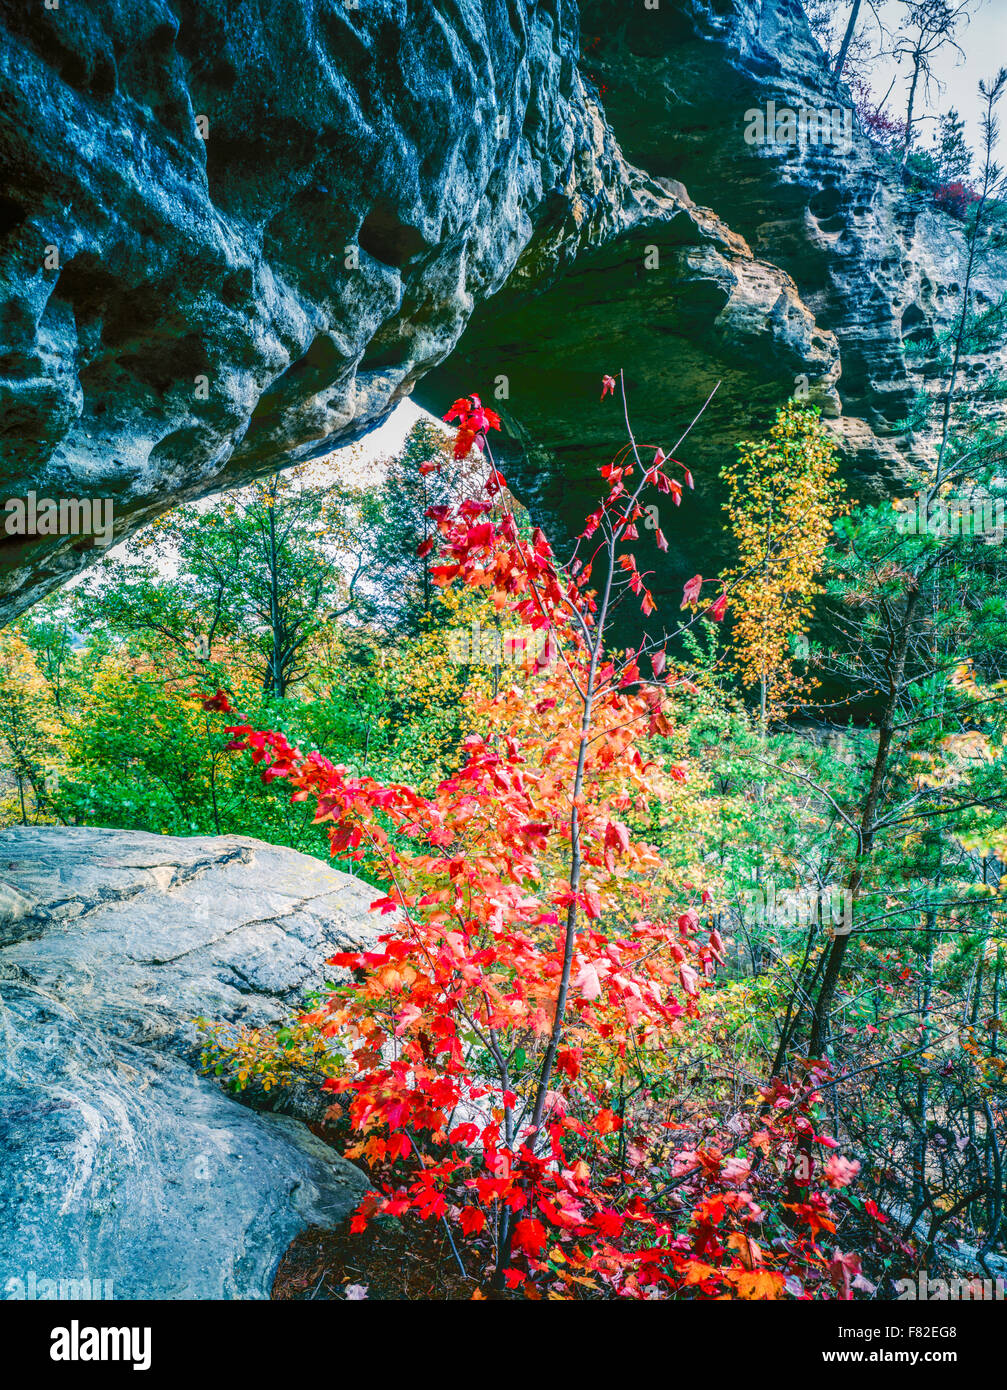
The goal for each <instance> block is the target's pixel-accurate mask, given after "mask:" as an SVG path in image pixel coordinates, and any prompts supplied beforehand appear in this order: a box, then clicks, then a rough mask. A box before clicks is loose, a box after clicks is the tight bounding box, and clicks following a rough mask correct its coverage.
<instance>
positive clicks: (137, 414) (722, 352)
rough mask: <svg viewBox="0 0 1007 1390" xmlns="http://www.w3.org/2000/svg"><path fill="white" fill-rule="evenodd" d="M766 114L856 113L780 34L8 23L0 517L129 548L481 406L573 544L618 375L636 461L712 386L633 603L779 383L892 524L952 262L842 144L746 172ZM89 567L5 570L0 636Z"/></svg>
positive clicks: (397, 25)
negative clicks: (822, 418)
mask: <svg viewBox="0 0 1007 1390" xmlns="http://www.w3.org/2000/svg"><path fill="white" fill-rule="evenodd" d="M770 101H774V102H776V103H777V104H778V105H780V104H790V105H792V106H797V107H799V106H801V105H804V106H808V105H811V106H814V107H821V106H822V105H823V104H824V105H828V106H833V105H834V106H836V107H840V108H848V107H849V104H850V99H849V93H848V92H847V91H846V90H845V89H844V88H843V87H841V86H840V85H839V84H837V83H835V81H834V80H833V79H832V78H831V76H830V74H829V73H828V70H827V67H826V64H825V62H824V59H823V56H822V54H821V52H820V51H819V49H818V47H817V45H816V44H815V42H814V40H813V38H812V36H811V34H810V31H809V29H808V25H807V21H806V19H805V17H804V15H803V12H802V10H801V7H800V5H799V3H798V0H759V3H751V0H717V3H712V2H711V0H663V3H662V4H661V5H660V6H659V7H657V8H656V9H651V8H647V7H644V6H643V5H642V4H634V5H629V4H627V3H625V0H583V3H582V4H580V5H578V4H577V3H575V0H361V3H360V4H359V5H357V6H353V5H351V4H348V3H335V0H264V3H262V4H259V5H257V6H251V5H245V4H238V5H234V4H232V3H230V0H151V3H149V4H145V5H142V6H137V5H135V4H132V3H131V2H130V0H102V3H100V4H99V3H97V0H74V3H73V4H62V5H60V6H59V7H58V8H56V9H51V10H50V9H47V8H46V7H45V6H44V5H42V4H41V3H39V4H34V5H30V6H26V5H24V4H23V3H22V2H21V0H0V174H2V179H3V187H2V197H0V502H2V501H3V500H4V499H6V498H17V497H23V496H24V495H25V494H26V492H27V491H28V490H29V489H33V490H35V491H36V493H37V495H38V496H39V497H45V496H51V497H54V498H105V497H108V498H111V499H112V501H113V503H114V508H115V518H116V521H115V526H116V532H115V533H116V535H117V536H122V535H123V534H125V533H126V532H127V531H129V530H131V529H133V528H135V527H136V526H138V525H140V524H142V523H143V522H145V521H147V520H150V519H151V518H152V517H154V516H155V515H157V514H158V513H159V512H161V511H163V510H165V509H166V508H168V507H169V506H171V505H173V504H175V503H177V502H179V501H181V500H185V499H187V498H192V497H195V496H199V495H204V494H206V493H208V492H211V491H213V490H215V489H218V488H221V487H224V486H229V485H233V484H236V483H239V482H241V481H245V480H247V479H249V478H251V477H253V476H255V475H256V474H257V473H260V472H264V471H267V470H269V469H272V468H273V467H275V466H276V465H277V464H280V463H284V462H295V461H298V460H303V459H307V458H310V457H315V456H319V455H321V454H323V453H325V452H327V451H329V450H330V449H331V448H333V447H335V446H337V445H339V444H341V443H346V442H348V441H350V440H352V439H354V438H356V437H358V436H359V435H360V434H362V433H364V432H366V431H367V430H368V429H370V428H372V427H373V426H374V425H376V424H378V423H380V421H381V420H382V419H383V418H384V417H385V416H386V415H387V414H388V412H389V411H390V410H391V409H392V408H393V407H394V406H395V405H396V403H397V402H399V401H400V400H401V399H402V398H403V397H404V396H406V395H408V394H410V393H411V392H412V391H413V390H414V387H417V386H420V391H419V393H418V395H419V399H420V400H421V401H422V403H423V404H426V405H429V406H430V407H431V408H432V409H435V410H436V411H437V412H438V413H441V412H442V411H443V409H444V408H445V405H446V404H447V403H448V402H449V401H450V399H451V397H452V395H453V394H455V393H456V392H458V391H465V392H469V391H472V390H478V391H481V392H482V393H483V394H485V395H487V396H492V393H493V391H494V387H495V386H496V385H497V384H498V382H499V380H500V379H501V378H503V377H506V378H507V389H508V395H507V398H506V400H502V401H499V402H496V401H495V402H494V403H496V404H499V405H501V406H502V407H503V410H502V413H503V414H504V416H505V421H506V424H507V429H508V437H507V439H506V440H505V442H504V444H503V455H504V457H505V458H506V460H507V464H508V468H509V470H510V474H511V477H512V481H513V482H514V484H515V486H516V487H517V489H518V490H519V491H520V492H521V494H522V496H523V498H524V500H525V501H526V502H528V503H529V505H530V506H531V507H532V510H533V511H534V512H535V514H536V517H537V519H538V520H540V521H543V522H546V523H550V524H551V525H552V528H553V529H554V530H555V531H557V532H559V533H562V531H563V530H564V529H565V530H566V531H567V532H568V533H569V532H572V531H573V530H574V529H576V526H577V523H578V522H579V520H580V519H581V518H582V516H583V515H584V513H585V511H586V510H588V509H589V508H590V503H591V501H592V500H593V483H592V482H591V480H592V478H593V470H594V469H595V467H596V466H597V464H598V463H599V462H601V461H602V460H603V457H604V456H605V455H607V454H608V453H609V452H610V451H611V448H612V445H613V440H616V441H617V440H618V439H619V429H618V425H617V422H614V421H613V420H612V415H611V411H608V412H602V411H599V410H598V409H594V408H593V407H594V406H596V405H597V404H598V402H597V384H598V380H599V377H600V376H601V374H602V373H603V372H607V371H612V370H615V369H616V368H618V367H620V366H622V367H625V368H626V370H627V372H628V374H629V376H630V384H631V387H632V388H633V395H634V403H635V409H636V416H635V418H636V421H637V423H638V425H639V430H640V436H641V438H642V439H644V440H651V439H653V440H655V441H657V442H662V443H664V444H665V445H667V444H668V443H672V442H674V438H675V436H676V434H677V432H678V430H679V429H680V428H681V427H683V426H684V424H685V423H686V422H687V421H688V420H689V419H690V418H691V416H692V414H693V413H694V411H695V410H696V408H697V406H698V405H699V404H700V403H701V401H702V399H703V398H704V397H705V395H706V393H707V391H708V390H709V389H710V387H711V386H712V384H713V383H714V382H715V381H716V380H718V379H719V380H721V382H722V386H721V389H720V391H719V393H718V395H717V397H716V400H715V402H714V404H713V405H712V406H711V408H710V410H709V412H708V414H707V416H706V417H705V418H704V420H703V422H702V426H701V428H700V429H699V430H697V432H696V435H695V436H694V438H693V440H692V441H691V444H690V461H691V462H692V463H693V464H695V471H696V474H697V480H698V481H699V488H700V490H699V495H698V496H697V497H696V498H695V499H693V503H694V505H693V507H692V511H691V513H690V514H689V516H688V517H686V516H685V514H684V512H683V514H682V516H678V515H673V516H670V517H666V518H664V519H663V523H662V527H663V529H664V530H666V531H667V533H668V534H669V536H670V538H671V540H672V548H671V551H670V552H669V555H668V557H666V558H663V559H659V557H655V559H659V564H660V567H661V568H660V573H659V577H658V581H657V582H656V585H655V587H656V588H657V589H658V590H661V589H662V588H664V587H667V588H669V589H670V590H674V589H675V588H676V586H677V585H678V584H679V583H680V580H681V577H682V576H681V573H680V571H681V569H682V568H683V567H685V566H688V567H690V568H693V567H694V562H695V559H696V551H697V549H700V550H705V548H706V546H707V536H708V533H710V532H715V531H716V530H717V525H716V523H719V520H720V516H719V510H718V488H717V485H716V475H717V471H718V469H719V465H720V464H721V463H722V462H724V461H725V458H726V457H729V456H731V455H732V454H733V450H734V448H735V444H736V441H737V440H738V439H739V438H740V437H744V436H745V435H746V434H752V433H757V432H759V431H761V430H762V429H764V428H765V426H766V425H767V424H768V422H769V421H770V420H771V418H772V414H773V411H774V410H775V409H776V407H777V406H778V405H779V404H780V402H781V401H782V400H783V399H784V398H785V397H786V396H787V395H789V394H790V393H791V392H792V391H793V390H794V388H795V384H796V383H798V382H799V381H800V382H802V383H803V389H804V391H805V392H806V395H805V398H806V399H807V400H809V401H811V402H813V403H817V404H819V405H821V407H822V409H823V413H824V414H825V415H826V417H827V418H829V419H830V420H831V421H832V422H833V424H834V427H835V429H836V432H837V435H838V437H839V438H840V439H841V441H842V443H843V447H844V450H845V453H846V459H847V466H848V471H849V472H850V473H851V475H852V476H853V477H854V479H855V481H856V483H857V487H858V489H859V490H860V491H861V492H863V491H865V490H866V491H870V490H872V489H873V490H874V491H875V492H885V491H890V490H892V489H896V490H897V489H898V487H899V482H900V477H901V476H902V472H903V470H904V466H905V464H906V462H907V460H908V461H911V460H912V458H913V456H914V451H916V450H917V449H918V448H919V447H920V443H919V441H917V440H915V439H914V438H913V437H912V436H911V435H910V434H909V433H907V431H905V430H904V429H903V428H902V423H901V422H902V421H903V419H904V417H905V415H906V412H907V408H908V405H909V403H910V401H911V400H912V397H913V393H914V391H915V390H916V388H917V386H918V385H919V383H920V380H921V379H925V369H924V372H923V377H922V378H921V376H920V373H919V372H918V371H916V370H915V369H913V368H911V366H910V364H908V363H907V361H906V353H905V346H906V341H907V339H912V340H913V341H915V342H916V343H917V344H922V345H923V346H924V347H926V346H927V344H928V343H929V342H932V340H933V337H934V335H935V334H937V333H939V332H940V331H941V329H942V328H943V327H945V326H946V324H947V322H948V319H949V315H950V314H952V313H953V311H954V304H955V293H956V287H957V286H959V285H960V282H961V264H960V256H959V254H958V251H957V249H956V246H955V244H954V237H953V236H952V235H951V232H952V231H953V226H952V225H951V224H950V223H949V220H948V219H947V218H943V217H939V216H936V215H934V214H932V213H927V212H921V210H920V208H919V207H916V206H914V205H912V204H911V202H910V201H909V200H907V198H906V196H905V193H904V190H903V188H902V185H901V180H900V179H899V177H898V171H897V169H896V168H895V166H894V164H893V163H892V162H891V161H888V162H887V163H886V161H885V160H884V159H883V158H879V156H878V155H877V153H876V151H875V150H874V149H873V147H871V146H870V144H869V142H868V141H866V139H865V138H864V137H863V136H862V135H860V134H859V132H858V133H857V134H856V136H855V138H854V141H853V144H852V147H851V148H849V149H842V150H837V149H835V148H834V147H832V146H828V145H822V144H819V145H817V146H816V147H815V148H814V149H809V148H804V149H801V150H794V149H791V148H789V147H786V146H772V145H767V144H761V145H759V144H756V145H753V144H749V143H746V141H745V139H744V129H745V112H746V110H747V109H749V108H751V107H765V106H766V105H767V103H768V102H770ZM949 229H950V230H949ZM655 252H656V253H657V257H658V261H657V262H655V261H654V253H655ZM1005 277H1007V258H1005V257H1004V255H1003V252H1002V248H1001V251H1000V256H999V261H998V262H997V265H996V266H995V267H994V269H993V271H992V272H990V273H989V274H988V275H987V280H986V281H985V282H984V284H983V292H984V293H986V294H987V297H988V299H989V300H990V302H992V301H993V298H994V297H995V295H996V293H997V288H998V285H999V286H1001V287H1002V284H1003V282H1004V279H1005ZM977 370H978V369H977ZM95 553H96V551H95V548H94V547H93V546H92V544H91V542H90V541H89V540H87V539H86V538H80V537H76V538H75V537H73V536H70V537H52V536H41V535H37V536H34V537H32V538H27V539H26V538H17V537H10V536H0V621H6V620H9V618H10V617H11V616H13V615H15V614H16V613H17V612H19V611H21V610H22V609H24V608H25V607H27V606H28V605H30V604H31V603H32V602H33V601H35V599H37V598H38V597H39V596H40V595H42V594H43V593H44V592H46V591H47V590H48V589H51V588H52V587H53V586H55V585H57V584H58V583H60V582H61V581H63V580H65V579H66V578H67V577H68V576H69V575H70V574H71V573H72V572H73V571H74V570H76V569H77V568H79V567H80V566H81V565H83V564H85V563H87V562H88V561H89V560H90V559H93V558H94V555H95Z"/></svg>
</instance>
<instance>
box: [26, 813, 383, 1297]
mask: <svg viewBox="0 0 1007 1390" xmlns="http://www.w3.org/2000/svg"><path fill="white" fill-rule="evenodd" d="M372 898H373V891H372V890H371V889H370V888H369V887H368V886H367V885H364V884H361V883H359V882H358V881H357V880H355V879H353V878H351V877H350V876H348V875H346V874H342V873H338V872H336V871H335V870H333V869H330V868H329V867H328V866H327V865H325V864H323V863H321V862H319V861H318V860H314V859H311V858H308V857H307V856H305V855H301V854H297V853H296V852H294V851H293V850H288V849H281V848H276V847H274V846H270V845H265V844H262V843H260V842H258V841H255V840H248V839H243V838H238V837H224V838H220V839H199V838H197V839H174V838H170V837H166V836H159V835H148V834H143V833H140V832H134V831H125V830H97V829H86V828H70V829H64V828H57V827H40V828H37V829H36V828H30V829H21V828H17V829H8V830H4V831H0V1297H3V1296H5V1295H4V1292H3V1290H4V1289H5V1287H6V1284H7V1281H8V1280H10V1279H20V1280H22V1281H27V1279H28V1278H29V1276H34V1278H35V1280H36V1281H39V1280H43V1279H51V1280H55V1281H57V1285H58V1283H59V1281H63V1282H64V1283H65V1282H66V1281H67V1280H80V1279H84V1278H88V1279H94V1280H100V1281H102V1283H103V1282H104V1281H105V1280H111V1281H112V1285H113V1291H114V1296H115V1297H117V1298H263V1297H267V1296H268V1293H269V1289H270V1286H271V1283H272V1279H273V1275H274V1273H275V1270H276V1266H277V1264H278V1262H279V1260H280V1257H281V1256H282V1254H283V1252H284V1250H285V1249H286V1247H287V1246H288V1244H289V1243H290V1241H291V1240H292V1239H293V1238H294V1237H295V1236H296V1235H297V1234H298V1233H299V1232H300V1231H301V1230H303V1229H304V1228H305V1227H306V1226H308V1225H322V1226H334V1225H337V1224H338V1223H339V1222H341V1221H342V1220H343V1219H344V1218H345V1217H346V1216H347V1215H348V1213H349V1212H350V1211H351V1210H352V1209H353V1207H354V1206H355V1205H356V1204H357V1202H358V1201H359V1199H360V1197H361V1195H362V1194H363V1192H364V1191H366V1189H367V1181H366V1179H365V1177H364V1175H363V1174H362V1173H361V1172H360V1171H359V1170H358V1169H357V1168H355V1167H354V1166H353V1165H352V1164H350V1163H348V1162H346V1160H344V1159H342V1158H341V1157H339V1156H338V1155H337V1154H336V1153H335V1152H334V1151H333V1150H332V1149H330V1148H329V1147H328V1146H327V1145H325V1144H323V1143H322V1142H321V1141H320V1140H318V1139H317V1138H316V1137H315V1136H314V1134H312V1132H311V1131H310V1130H309V1129H308V1128H307V1127H306V1126H305V1125H304V1124H302V1123H301V1122H300V1121H299V1120H297V1119H294V1118H292V1117H290V1116H281V1115H265V1114H259V1113H256V1112H255V1111H254V1110H251V1109H249V1108H248V1107H246V1106H244V1105H241V1104H239V1103H238V1102H237V1101H235V1100H232V1099H231V1098H230V1097H229V1096H228V1095H227V1094H225V1092H224V1091H223V1090H222V1089H221V1088H220V1086H219V1084H218V1083H217V1082H216V1081H214V1080H212V1079H211V1078H208V1077H204V1076H201V1075H200V1074H199V1072H198V1067H197V1062H198V1055H197V1044H198V1034H197V1030H196V1028H195V1026H194V1024H193V1020H194V1018H196V1017H197V1016H200V1015H201V1016H204V1017H206V1018H208V1019H213V1020H219V1021H231V1022H243V1023H246V1024H249V1025H251V1026H259V1025H274V1024H276V1023H278V1022H280V1021H281V1020H283V1019H284V1018H286V1017H288V1016H289V1013H290V1011H291V1010H292V1009H294V1008H295V1007H296V1006H297V1005H298V1004H299V1002H300V1001H301V999H302V998H303V996H304V994H305V993H306V992H307V991H308V990H310V989H312V988H314V987H317V986H318V985H320V984H321V983H322V982H323V981H324V979H325V978H326V977H327V975H330V974H331V970H328V971H327V970H326V968H325V966H324V961H325V959H326V958H327V957H328V956H330V955H331V954H332V953H333V952H335V951H337V950H345V949H349V948H351V947H352V946H355V945H359V944H361V943H363V942H365V941H367V940H368V939H371V938H372V937H373V935H374V933H375V928H374V926H373V925H372V923H371V920H369V916H368V910H367V909H368V904H369V902H370V901H371V899H372Z"/></svg>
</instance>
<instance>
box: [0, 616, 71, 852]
mask: <svg viewBox="0 0 1007 1390" xmlns="http://www.w3.org/2000/svg"><path fill="white" fill-rule="evenodd" d="M58 761H59V755H58V749H57V722H56V717H55V710H54V708H53V703H52V697H51V694H50V690H49V686H48V684H47V682H46V680H45V678H44V677H43V675H42V673H41V671H40V670H39V668H38V663H37V662H36V660H35V657H34V655H33V653H32V651H31V648H30V647H29V646H28V645H27V643H26V642H25V641H24V639H23V638H22V636H21V634H20V633H19V631H18V629H17V627H16V626H15V627H11V628H6V629H5V630H4V631H3V632H0V825H12V824H18V823H19V824H22V825H27V824H29V822H38V821H44V820H46V819H48V818H49V814H48V810H47V806H48V795H47V786H46V783H47V781H48V780H49V779H50V778H51V777H52V776H53V774H54V773H55V772H56V771H57V763H58Z"/></svg>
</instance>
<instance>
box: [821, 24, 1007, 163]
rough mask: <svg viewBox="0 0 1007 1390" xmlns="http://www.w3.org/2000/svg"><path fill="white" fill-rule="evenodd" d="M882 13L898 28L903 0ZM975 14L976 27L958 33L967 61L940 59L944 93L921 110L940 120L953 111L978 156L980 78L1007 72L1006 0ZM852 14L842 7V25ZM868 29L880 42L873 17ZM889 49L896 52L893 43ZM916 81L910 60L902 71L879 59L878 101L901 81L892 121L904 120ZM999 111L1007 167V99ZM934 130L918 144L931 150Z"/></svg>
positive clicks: (937, 68) (923, 130)
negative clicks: (1002, 70) (911, 81)
mask: <svg viewBox="0 0 1007 1390" xmlns="http://www.w3.org/2000/svg"><path fill="white" fill-rule="evenodd" d="M879 8H880V13H881V18H882V19H883V20H884V22H885V24H886V25H887V26H888V27H889V29H892V28H894V27H895V26H896V24H897V22H898V18H899V15H900V13H902V12H903V5H902V3H901V0H899V2H898V3H896V0H887V3H885V4H883V5H881V6H880V7H879ZM867 9H868V7H867V5H864V6H863V11H864V12H867ZM971 10H972V18H971V21H970V22H969V23H968V24H967V25H964V24H963V25H962V26H961V29H960V31H959V33H958V43H959V44H960V46H961V47H962V49H964V52H965V57H964V58H963V57H962V55H961V54H960V53H957V52H956V51H955V50H954V49H953V48H952V47H951V46H950V45H948V46H947V47H946V48H944V49H942V50H941V51H940V52H939V53H937V54H936V55H935V57H934V60H933V66H934V72H935V75H936V77H937V78H938V80H939V81H940V83H941V84H942V85H943V88H944V90H943V91H939V90H938V89H937V87H936V85H935V86H933V87H932V89H931V91H930V94H929V97H928V96H927V95H926V94H925V93H924V94H923V95H922V97H921V98H920V100H921V101H922V105H921V107H920V108H919V109H920V110H921V111H922V112H923V113H926V114H928V115H935V114H938V113H940V112H943V111H947V110H949V109H950V108H951V107H954V108H955V110H956V111H957V112H958V114H959V115H960V116H962V117H963V118H964V120H965V130H966V139H967V141H968V144H969V146H970V147H971V148H972V150H973V151H975V152H976V153H978V150H979V148H980V145H981V139H982V135H981V128H980V120H981V113H982V103H981V100H980V97H979V94H978V91H977V86H978V83H979V79H980V78H990V77H992V76H994V74H995V73H996V71H997V69H998V68H999V67H1002V66H1007V0H981V3H978V4H976V3H973V5H972V6H971ZM848 13H849V10H848V7H847V6H846V5H843V6H842V7H841V17H842V19H843V20H845V19H846V16H847V14H848ZM865 28H866V31H867V33H868V34H869V36H870V37H871V39H872V40H876V36H877V24H876V23H875V21H874V20H873V18H871V17H870V15H869V13H868V17H867V19H866V21H865ZM888 46H889V47H890V46H891V45H890V42H889V44H888ZM911 75H912V73H911V68H910V65H909V63H908V61H906V60H903V62H902V66H901V68H899V67H898V66H897V65H896V64H895V63H894V62H892V60H891V59H880V60H879V61H878V62H877V63H876V64H875V66H874V68H873V70H872V72H871V85H872V86H873V88H874V91H875V93H876V94H877V96H878V97H882V96H884V94H885V92H886V91H887V89H888V85H889V83H890V82H891V80H892V78H893V77H894V78H895V79H896V80H895V86H894V87H893V88H892V95H891V98H890V99H889V103H888V111H889V113H890V114H891V115H892V116H902V115H904V114H905V109H906V101H907V99H908V95H909V79H910V77H911ZM999 109H1000V127H1001V134H1000V142H999V149H1000V154H1001V162H1004V152H1005V151H1007V96H1005V97H1004V98H1002V99H1001V102H1000V108H999ZM935 124H936V122H935V121H926V122H924V123H923V124H922V125H921V126H920V127H918V130H919V132H920V133H919V137H918V138H919V140H920V143H921V144H923V145H924V146H926V145H929V144H930V139H931V134H932V132H933V130H934V127H935Z"/></svg>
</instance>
